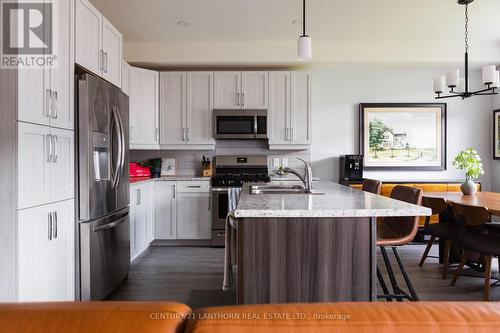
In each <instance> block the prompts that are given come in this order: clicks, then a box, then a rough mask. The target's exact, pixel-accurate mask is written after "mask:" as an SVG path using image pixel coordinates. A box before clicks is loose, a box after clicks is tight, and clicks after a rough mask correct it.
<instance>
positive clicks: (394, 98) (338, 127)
mask: <svg viewBox="0 0 500 333" xmlns="http://www.w3.org/2000/svg"><path fill="white" fill-rule="evenodd" d="M448 69H449V68H439V69H438V68H435V67H433V68H431V69H426V68H424V69H422V68H416V67H413V68H403V67H401V66H399V67H395V66H384V65H383V64H378V65H374V66H369V65H360V66H357V67H355V66H350V68H346V67H343V68H339V69H331V70H316V71H314V72H313V74H314V75H313V89H312V93H313V96H312V107H313V145H312V149H311V153H312V161H313V173H314V175H315V176H319V177H321V179H322V180H338V172H339V170H338V156H339V155H342V154H352V153H357V152H358V135H359V133H358V104H359V103H363V102H365V103H369V102H375V103H377V102H380V103H381V102H435V100H434V94H433V91H432V88H433V87H432V81H433V78H435V77H438V76H440V75H442V74H443V73H446V71H447V70H448ZM480 80H481V77H480V72H479V71H474V72H473V73H472V77H471V84H472V85H473V88H475V86H477V84H478V83H479V84H480ZM444 101H445V102H447V103H448V125H447V126H448V127H447V129H448V140H447V153H448V156H447V170H446V171H438V172H436V171H422V172H403V171H377V172H374V171H371V172H365V176H366V177H371V178H376V179H381V180H433V179H436V180H460V179H463V178H464V174H463V172H460V171H458V170H456V169H455V168H454V167H453V166H452V165H451V162H452V160H453V158H454V157H455V156H456V154H457V153H458V152H459V151H460V150H461V149H464V148H468V147H472V148H474V149H476V150H478V152H479V153H480V155H481V157H482V159H483V162H484V169H485V175H484V176H483V177H482V178H481V181H482V182H483V185H484V189H489V188H490V186H491V179H492V156H491V151H492V139H491V135H492V126H491V109H492V108H491V104H492V99H491V97H489V96H477V97H472V98H469V99H467V100H461V99H457V98H454V99H449V100H444ZM498 104H499V106H500V101H499V102H498ZM496 166H497V168H496V173H497V175H498V173H499V172H500V163H496ZM497 179H498V182H497V183H496V184H495V186H498V185H500V184H498V183H500V177H498V178H497ZM497 189H498V188H497Z"/></svg>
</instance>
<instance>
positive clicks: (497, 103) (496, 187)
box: [491, 95, 500, 192]
mask: <svg viewBox="0 0 500 333" xmlns="http://www.w3.org/2000/svg"><path fill="white" fill-rule="evenodd" d="M492 106H493V108H492V109H493V110H497V109H500V95H498V96H495V97H494V98H493V103H492ZM492 148H493V147H492ZM491 169H492V170H491V172H492V175H491V178H492V179H491V190H492V191H495V192H500V160H493V164H492V168H491Z"/></svg>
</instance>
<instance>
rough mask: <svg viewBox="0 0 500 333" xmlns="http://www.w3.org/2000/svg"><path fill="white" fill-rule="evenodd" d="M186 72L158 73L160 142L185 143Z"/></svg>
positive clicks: (164, 144) (167, 143)
mask: <svg viewBox="0 0 500 333" xmlns="http://www.w3.org/2000/svg"><path fill="white" fill-rule="evenodd" d="M185 115H186V73H185V72H162V73H160V127H161V130H160V144H161V145H162V146H163V147H166V146H173V147H175V146H177V145H179V146H182V147H185V144H186V140H187V139H186V128H185V126H184V124H185Z"/></svg>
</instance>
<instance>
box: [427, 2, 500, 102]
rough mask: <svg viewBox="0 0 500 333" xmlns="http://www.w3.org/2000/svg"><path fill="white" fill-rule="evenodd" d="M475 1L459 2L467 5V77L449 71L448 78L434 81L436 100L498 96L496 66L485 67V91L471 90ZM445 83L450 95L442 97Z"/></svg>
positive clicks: (499, 78)
mask: <svg viewBox="0 0 500 333" xmlns="http://www.w3.org/2000/svg"><path fill="white" fill-rule="evenodd" d="M472 1H474V0H458V3H459V4H460V5H465V77H463V78H461V77H460V70H458V69H454V70H451V71H448V72H447V74H446V77H445V76H444V75H443V76H441V77H438V78H436V79H434V92H435V93H436V99H441V98H452V97H461V98H462V99H466V98H469V97H472V96H476V95H497V94H498V93H497V92H496V89H497V88H499V87H500V72H499V71H497V70H496V66H495V65H490V66H485V67H483V84H484V86H485V88H484V89H481V90H477V91H470V90H469V4H470V3H471V2H472ZM445 82H446V85H447V86H448V88H449V95H445V96H442V94H443V92H444V90H445Z"/></svg>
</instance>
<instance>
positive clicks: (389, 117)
mask: <svg viewBox="0 0 500 333" xmlns="http://www.w3.org/2000/svg"><path fill="white" fill-rule="evenodd" d="M362 106H363V107H362V109H361V115H360V117H362V119H361V120H362V124H363V127H362V131H363V135H362V141H361V142H362V144H363V147H362V150H363V153H364V155H365V158H364V161H365V162H364V163H365V168H368V169H369V168H370V167H373V168H379V169H380V168H382V169H385V168H387V169H396V168H399V169H408V168H411V169H414V170H425V169H426V168H428V169H429V170H441V169H442V168H444V166H445V165H446V164H444V165H443V159H444V156H445V154H444V151H443V149H444V148H443V147H446V146H445V142H444V140H445V135H444V131H445V127H444V123H443V122H445V118H444V114H443V112H445V111H444V109H443V107H442V104H437V105H434V104H432V106H431V105H420V104H419V105H407V104H403V105H402V104H383V105H380V106H378V105H376V104H375V105H371V106H367V105H366V104H362Z"/></svg>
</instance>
